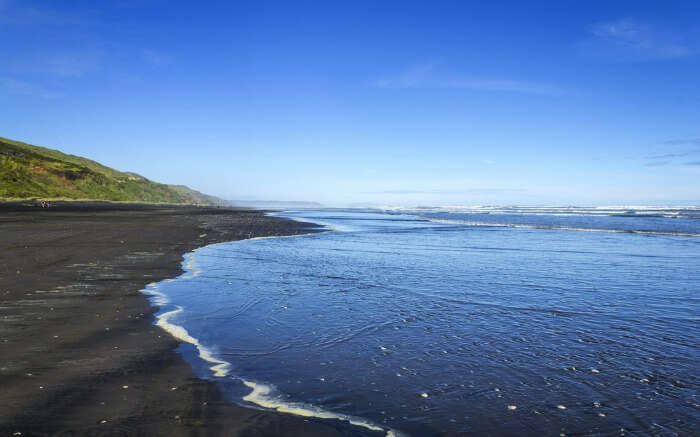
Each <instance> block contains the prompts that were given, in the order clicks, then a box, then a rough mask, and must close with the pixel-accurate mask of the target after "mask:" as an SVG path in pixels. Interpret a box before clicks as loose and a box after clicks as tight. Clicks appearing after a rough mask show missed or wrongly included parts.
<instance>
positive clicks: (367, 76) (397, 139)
mask: <svg viewBox="0 0 700 437" xmlns="http://www.w3.org/2000/svg"><path fill="white" fill-rule="evenodd" d="M513 3H514V4H511V2H489V3H488V4H486V3H474V4H467V2H461V1H442V2H418V1H409V2H406V1H401V2H399V1H383V2H369V1H367V2H352V3H347V4H340V3H337V2H328V3H325V2H314V1H284V2H213V3H211V4H208V5H207V6H206V7H202V6H199V7H196V6H195V5H194V4H192V3H191V2H165V1H163V0H142V1H139V0H124V1H120V2H113V3H112V2H110V3H109V4H107V3H105V4H95V3H94V2H88V1H74V2H70V3H68V2H65V3H61V2H49V1H32V0H28V1H18V0H0V102H1V104H2V110H1V114H2V117H0V136H3V137H8V138H12V139H16V140H20V141H25V142H28V143H32V144H36V145H41V146H46V147H52V148H57V149H59V150H61V151H63V152H66V153H71V154H75V155H80V156H84V157H87V158H90V159H93V160H96V161H99V162H101V163H103V164H105V165H108V166H110V167H114V168H116V169H119V170H123V171H132V172H136V173H139V174H142V175H144V176H146V177H148V178H149V179H152V180H155V181H159V182H165V183H173V184H185V185H188V186H190V187H192V188H194V189H196V190H199V191H202V192H205V193H208V194H213V195H216V196H219V197H222V198H226V199H243V200H252V199H256V200H257V199H259V200H279V201H285V200H294V201H317V202H321V203H323V204H326V205H330V206H347V205H350V204H357V203H361V204H368V205H369V204H374V205H407V206H413V205H476V204H521V205H572V204H577V205H610V204H618V205H619V204H637V205H640V204H647V205H684V204H685V205H688V204H695V205H698V204H700V183H699V181H700V105H699V104H698V102H700V82H699V81H698V80H697V78H698V77H699V76H700V68H699V67H700V3H697V2H693V1H682V2H673V3H671V4H667V3H660V2H638V1H635V2H632V1H621V2H615V3H613V4H611V3H609V2H586V3H583V2H581V3H579V2H554V1H552V2H540V3H538V4H525V3H520V2H518V3H515V2H513Z"/></svg>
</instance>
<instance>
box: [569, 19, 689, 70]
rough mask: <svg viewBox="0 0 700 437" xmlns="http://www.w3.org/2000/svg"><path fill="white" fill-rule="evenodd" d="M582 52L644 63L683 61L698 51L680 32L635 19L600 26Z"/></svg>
mask: <svg viewBox="0 0 700 437" xmlns="http://www.w3.org/2000/svg"><path fill="white" fill-rule="evenodd" d="M581 48H582V49H583V50H584V51H585V52H586V53H587V54H590V55H593V56H601V57H607V58H613V59H616V60H628V61H632V60H634V61H644V60H662V59H674V58H683V57H687V56H692V55H695V54H697V50H696V47H694V46H693V45H692V44H691V42H689V41H687V40H686V38H684V37H683V35H682V33H680V32H679V31H678V30H665V29H662V28H659V27H654V26H652V25H651V24H650V23H648V22H645V21H642V20H637V19H634V18H623V19H620V20H617V21H607V22H601V23H596V24H594V25H592V26H591V27H590V32H589V38H588V39H586V40H585V41H583V42H582V43H581Z"/></svg>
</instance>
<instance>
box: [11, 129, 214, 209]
mask: <svg viewBox="0 0 700 437" xmlns="http://www.w3.org/2000/svg"><path fill="white" fill-rule="evenodd" d="M31 198H38V199H71V200H108V201H123V202H146V203H182V204H206V205H211V204H221V203H223V201H222V200H221V199H218V198H216V197H214V196H208V195H206V194H202V193H200V192H198V191H195V190H192V189H190V188H188V187H186V186H184V185H167V184H159V183H157V182H153V181H150V180H148V179H146V178H144V177H143V176H140V175H138V174H136V173H130V172H120V171H117V170H114V169H112V168H109V167H106V166H104V165H102V164H100V163H98V162H95V161H91V160H89V159H86V158H82V157H80V156H75V155H67V154H65V153H61V152H59V151H58V150H53V149H47V148H45V147H39V146H33V145H31V144H26V143H21V142H19V141H13V140H9V139H6V138H2V137H0V200H16V199H31Z"/></svg>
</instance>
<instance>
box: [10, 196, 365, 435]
mask: <svg viewBox="0 0 700 437" xmlns="http://www.w3.org/2000/svg"><path fill="white" fill-rule="evenodd" d="M309 231H310V229H309V227H308V225H305V224H301V223H296V222H293V221H288V220H283V219H278V218H273V217H267V216H265V215H264V214H263V213H261V212H259V211H249V210H235V209H216V208H198V207H167V206H148V205H133V204H108V203H103V204H101V203H65V204H54V205H52V207H51V208H48V209H42V208H40V207H37V206H35V205H31V204H25V205H23V204H19V203H16V204H8V203H5V204H0V436H4V435H24V436H27V435H61V436H69V435H139V436H141V435H143V436H150V435H161V436H180V435H212V436H224V435H237V436H238V435H240V436H304V435H309V436H338V435H358V434H359V433H360V432H361V430H358V429H354V428H351V427H346V426H344V425H342V424H340V423H337V422H335V421H321V420H309V419H304V418H301V417H295V416H289V415H283V414H278V413H275V412H268V411H261V410H257V409H252V408H245V407H241V406H237V405H233V404H231V403H229V402H227V401H226V400H225V399H224V397H223V395H222V394H221V393H220V392H219V390H218V388H217V387H216V385H214V384H213V383H211V382H208V381H204V380H201V379H198V378H196V377H195V376H194V375H193V373H192V369H191V368H190V366H189V365H188V364H187V363H186V362H185V361H183V360H182V358H181V357H180V356H179V355H178V354H177V352H176V351H175V349H176V348H177V346H178V342H177V341H176V340H175V339H173V338H172V337H170V336H169V335H168V334H167V333H166V332H164V331H162V330H161V329H160V328H158V327H155V326H153V320H154V318H153V313H154V312H155V309H154V308H152V307H151V306H150V305H149V302H148V300H147V298H146V297H145V296H144V295H143V294H141V293H140V292H139V290H141V289H142V288H143V287H144V286H145V285H146V284H147V283H149V282H153V281H158V280H161V279H164V278H170V277H175V276H177V275H178V274H180V273H181V269H180V263H181V261H182V255H183V254H184V253H185V252H188V251H190V250H192V249H195V248H197V247H201V246H204V245H206V244H210V243H215V242H221V241H232V240H239V239H243V238H249V237H259V236H271V235H291V234H297V233H306V232H309ZM362 432H363V433H364V431H362ZM16 433H21V434H16Z"/></svg>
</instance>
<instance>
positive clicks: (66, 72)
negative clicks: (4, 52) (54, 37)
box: [8, 49, 102, 78]
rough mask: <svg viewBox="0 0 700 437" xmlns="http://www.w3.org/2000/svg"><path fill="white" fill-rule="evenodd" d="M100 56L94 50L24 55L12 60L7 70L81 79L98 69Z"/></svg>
mask: <svg viewBox="0 0 700 437" xmlns="http://www.w3.org/2000/svg"><path fill="white" fill-rule="evenodd" d="M101 57H102V56H101V54H100V53H99V52H98V51H95V50H87V49H86V50H83V49H75V50H63V51H49V50H42V51H39V52H35V53H31V54H26V55H25V56H23V57H18V58H16V59H14V60H12V61H11V62H10V64H9V66H8V67H9V68H10V70H11V71H12V72H14V73H31V74H49V75H53V76H59V77H64V78H68V77H74V78H75V77H81V76H84V75H85V74H87V73H90V72H93V71H95V70H97V69H99V66H100V59H101Z"/></svg>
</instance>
